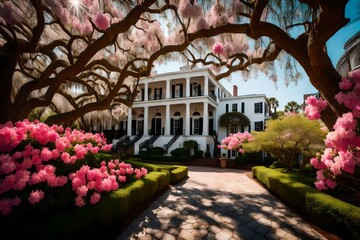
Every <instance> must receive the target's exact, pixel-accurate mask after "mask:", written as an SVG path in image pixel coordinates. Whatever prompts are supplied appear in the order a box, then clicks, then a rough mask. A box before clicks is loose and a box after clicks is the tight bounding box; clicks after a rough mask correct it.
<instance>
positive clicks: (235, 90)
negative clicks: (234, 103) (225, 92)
mask: <svg viewBox="0 0 360 240" xmlns="http://www.w3.org/2000/svg"><path fill="white" fill-rule="evenodd" d="M237 95H238V87H237V86H236V85H234V86H233V96H234V97H237Z"/></svg>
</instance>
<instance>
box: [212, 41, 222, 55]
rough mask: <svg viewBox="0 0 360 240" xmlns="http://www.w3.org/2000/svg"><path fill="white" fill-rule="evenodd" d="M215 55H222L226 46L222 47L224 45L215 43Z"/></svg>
mask: <svg viewBox="0 0 360 240" xmlns="http://www.w3.org/2000/svg"><path fill="white" fill-rule="evenodd" d="M212 51H213V53H214V54H217V55H219V54H222V53H223V52H224V46H223V45H222V43H215V44H214V46H213V49H212Z"/></svg>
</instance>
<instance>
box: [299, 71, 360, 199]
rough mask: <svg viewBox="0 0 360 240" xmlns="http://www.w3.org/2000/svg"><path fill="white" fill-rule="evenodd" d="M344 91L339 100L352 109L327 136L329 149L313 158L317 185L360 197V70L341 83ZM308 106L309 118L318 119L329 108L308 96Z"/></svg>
mask: <svg viewBox="0 0 360 240" xmlns="http://www.w3.org/2000/svg"><path fill="white" fill-rule="evenodd" d="M339 86H340V88H341V90H342V91H341V92H339V93H338V94H337V95H336V99H337V100H338V101H339V103H341V104H344V105H345V106H346V107H347V108H348V109H350V111H349V112H347V113H345V114H343V115H342V116H341V117H339V118H338V119H337V121H336V123H335V125H334V130H333V131H331V132H329V133H328V135H327V136H326V140H325V145H326V148H325V150H324V152H323V154H322V155H320V154H318V156H317V157H315V158H312V159H311V164H312V165H313V166H314V167H315V168H317V169H318V172H317V180H318V181H317V182H316V183H315V185H316V188H317V189H319V190H326V189H329V188H335V187H336V186H337V185H339V187H340V188H342V189H345V190H346V191H347V192H349V193H350V194H348V195H347V196H348V197H350V196H355V198H356V199H357V200H356V201H357V204H359V199H360V174H359V171H360V129H359V126H360V122H359V119H360V108H359V106H360V102H359V101H360V70H359V69H358V70H355V71H353V72H350V73H349V75H348V77H345V78H343V79H342V81H341V82H340V84H339ZM306 103H307V106H306V109H305V112H306V114H307V115H308V118H310V119H319V118H320V112H321V111H322V110H323V109H324V108H325V107H326V102H325V101H323V100H322V99H316V98H315V97H309V98H308V99H307V100H306Z"/></svg>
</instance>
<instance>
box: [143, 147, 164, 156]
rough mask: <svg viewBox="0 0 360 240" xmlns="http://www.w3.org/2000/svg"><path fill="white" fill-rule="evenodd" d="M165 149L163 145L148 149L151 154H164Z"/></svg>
mask: <svg viewBox="0 0 360 240" xmlns="http://www.w3.org/2000/svg"><path fill="white" fill-rule="evenodd" d="M164 153H165V151H164V149H163V148H162V147H154V148H151V149H149V150H148V151H147V154H149V155H164Z"/></svg>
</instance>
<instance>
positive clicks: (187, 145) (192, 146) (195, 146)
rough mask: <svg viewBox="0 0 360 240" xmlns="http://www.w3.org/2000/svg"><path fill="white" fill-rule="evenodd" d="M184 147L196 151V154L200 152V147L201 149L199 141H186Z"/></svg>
mask: <svg viewBox="0 0 360 240" xmlns="http://www.w3.org/2000/svg"><path fill="white" fill-rule="evenodd" d="M183 147H184V148H187V149H189V150H190V149H194V151H195V152H197V151H198V147H199V144H198V143H197V141H195V140H188V141H184V143H183Z"/></svg>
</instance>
